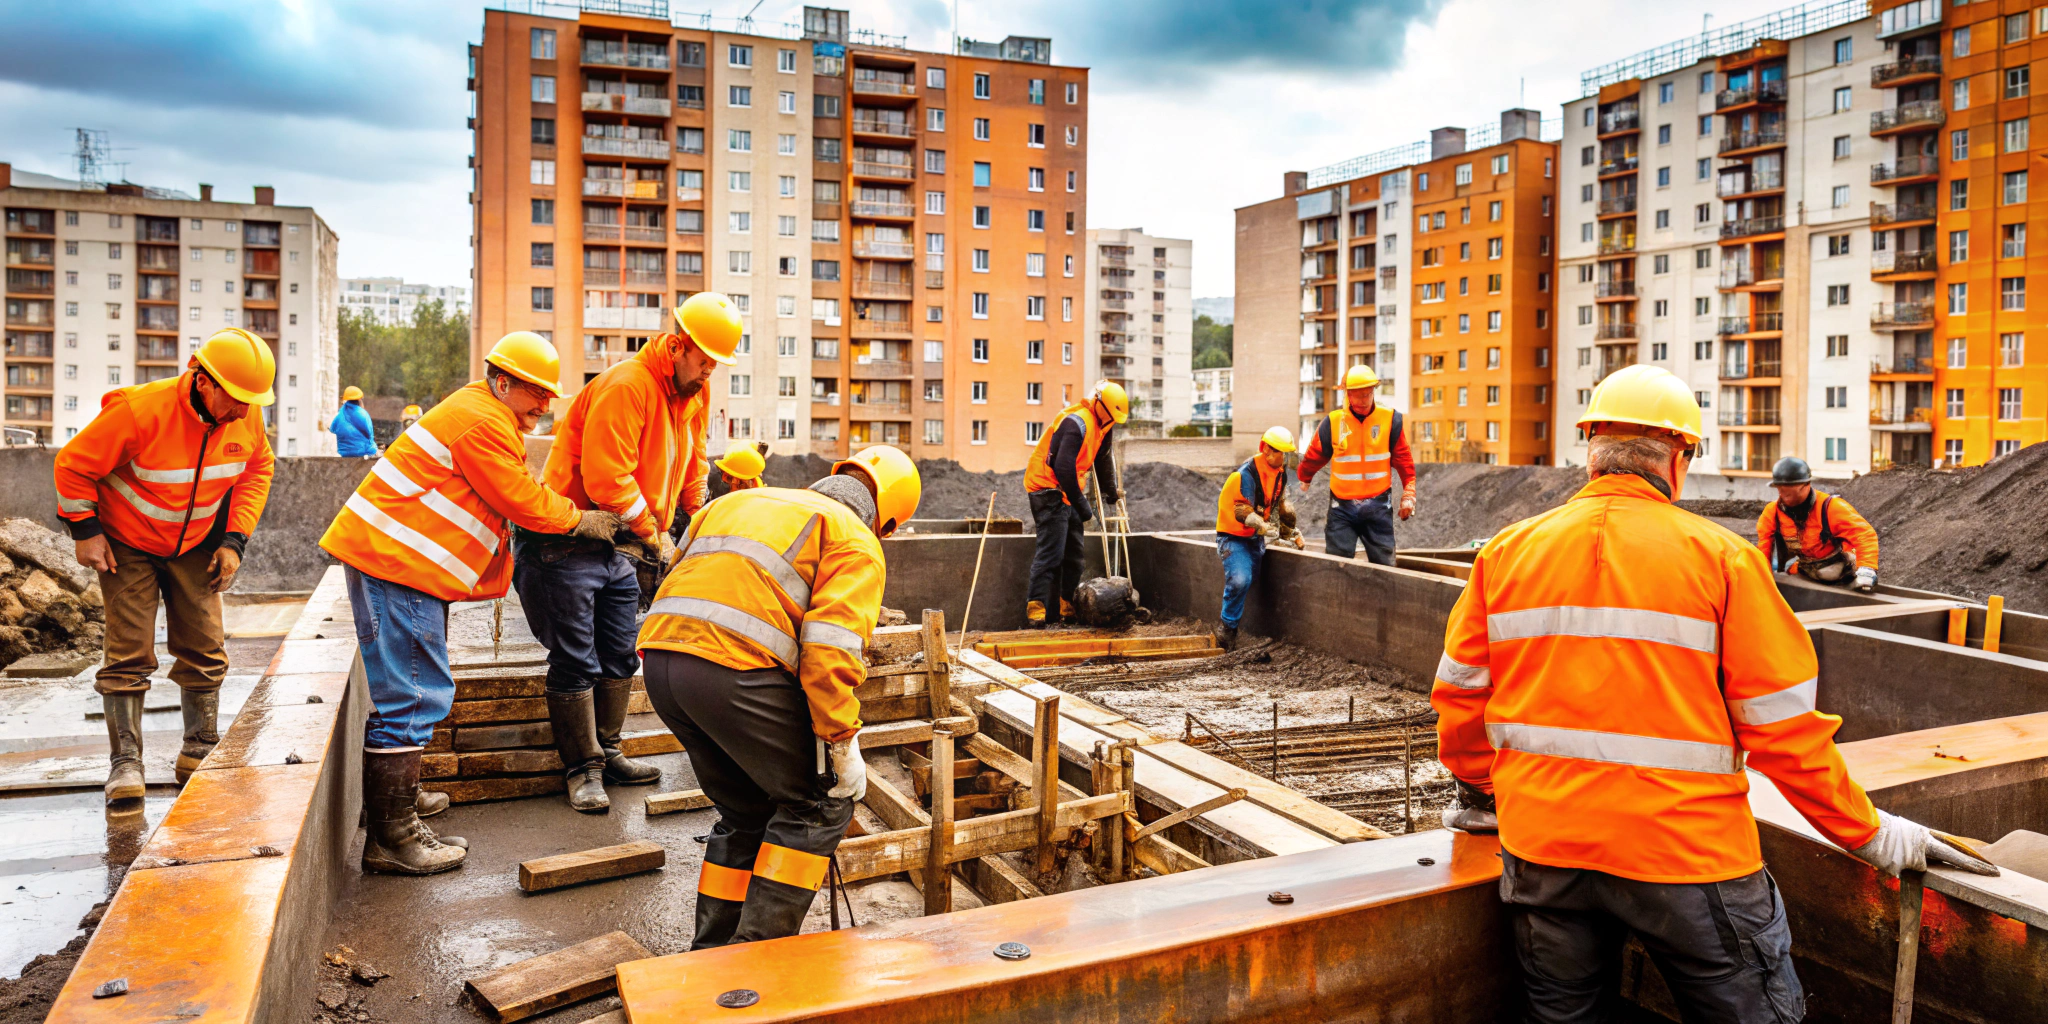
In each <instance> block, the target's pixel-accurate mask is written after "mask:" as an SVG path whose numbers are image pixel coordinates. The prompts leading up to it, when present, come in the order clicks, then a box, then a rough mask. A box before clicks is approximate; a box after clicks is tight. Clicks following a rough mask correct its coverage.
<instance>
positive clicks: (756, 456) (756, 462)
mask: <svg viewBox="0 0 2048 1024" xmlns="http://www.w3.org/2000/svg"><path fill="white" fill-rule="evenodd" d="M718 468H719V469H722V470H725V475H726V476H729V477H732V478H733V479H734V480H757V479H759V478H760V476H761V471H762V470H765V469H767V468H768V462H767V460H765V459H763V458H761V453H760V452H758V451H755V450H754V446H753V445H744V446H742V447H739V448H734V449H732V450H730V451H728V452H726V453H725V457H724V458H722V459H719V460H718Z"/></svg>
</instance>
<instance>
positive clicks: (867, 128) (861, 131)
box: [853, 117, 917, 139]
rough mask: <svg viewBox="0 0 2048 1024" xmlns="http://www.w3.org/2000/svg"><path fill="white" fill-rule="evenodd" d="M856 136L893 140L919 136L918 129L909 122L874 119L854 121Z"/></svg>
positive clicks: (857, 118) (855, 119)
mask: <svg viewBox="0 0 2048 1024" xmlns="http://www.w3.org/2000/svg"><path fill="white" fill-rule="evenodd" d="M853 133H854V134H855V135H883V136H887V137H889V138H892V139H908V138H913V137H915V136H916V135H917V128H916V127H914V126H912V125H911V124H910V123H909V122H907V121H884V120H881V119H879V118H873V117H855V118H854V119H853Z"/></svg>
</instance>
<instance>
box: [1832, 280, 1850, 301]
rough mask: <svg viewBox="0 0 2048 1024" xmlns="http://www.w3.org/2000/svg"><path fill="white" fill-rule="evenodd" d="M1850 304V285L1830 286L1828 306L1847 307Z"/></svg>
mask: <svg viewBox="0 0 2048 1024" xmlns="http://www.w3.org/2000/svg"><path fill="white" fill-rule="evenodd" d="M1848 304H1849V286H1848V285H1846V284H1831V285H1828V305H1830V306H1846V305H1848Z"/></svg>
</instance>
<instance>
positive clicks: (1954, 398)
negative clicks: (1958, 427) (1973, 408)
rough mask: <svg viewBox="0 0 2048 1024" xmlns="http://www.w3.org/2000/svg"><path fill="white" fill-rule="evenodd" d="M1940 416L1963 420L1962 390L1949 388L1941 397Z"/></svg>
mask: <svg viewBox="0 0 2048 1024" xmlns="http://www.w3.org/2000/svg"><path fill="white" fill-rule="evenodd" d="M1942 397H1943V399H1944V400H1943V402H1942V414H1943V415H1945V416H1947V417H1948V418H1949V419H1952V420H1959V419H1962V418H1963V389H1962V388H1949V389H1947V393H1946V394H1945V395H1943V396H1942Z"/></svg>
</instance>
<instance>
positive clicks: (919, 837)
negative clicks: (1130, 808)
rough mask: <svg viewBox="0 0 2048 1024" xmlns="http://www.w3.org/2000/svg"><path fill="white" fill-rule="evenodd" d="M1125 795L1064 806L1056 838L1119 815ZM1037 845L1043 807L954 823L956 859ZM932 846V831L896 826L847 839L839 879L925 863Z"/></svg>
mask: <svg viewBox="0 0 2048 1024" xmlns="http://www.w3.org/2000/svg"><path fill="white" fill-rule="evenodd" d="M1124 805H1125V800H1124V795H1123V794H1122V793H1111V794H1108V795H1106V796H1096V797H1085V798H1083V799H1080V800H1074V801H1070V802H1068V803H1064V804H1061V805H1060V806H1059V813H1058V817H1057V820H1056V822H1055V828H1054V832H1053V839H1054V841H1055V842H1060V841H1064V840H1066V839H1067V838H1068V837H1069V836H1071V835H1072V834H1073V830H1074V829H1076V828H1079V827H1080V826H1081V825H1082V824H1083V823H1085V822H1089V821H1094V820H1096V819H1098V818H1107V817H1110V816H1112V815H1114V814H1117V813H1120V812H1121V810H1122V808H1123V807H1124ZM1037 843H1038V811H1037V809H1036V808H1030V809H1026V810H1022V811H1009V812H1006V813H1003V814H991V815H988V816H986V817H981V818H967V819H965V820H962V821H959V822H956V823H955V826H954V833H953V852H952V854H951V856H952V859H953V861H954V862H955V863H958V862H960V861H963V860H971V859H973V858H976V857H988V856H992V855H994V854H998V853H1014V852H1017V851H1021V850H1028V849H1031V848H1032V847H1033V846H1035V845H1037ZM930 848H931V829H929V828H912V829H897V830H894V831H890V832H884V833H882V834H880V835H872V836H862V837H860V838H859V839H848V840H846V841H845V842H843V843H841V844H839V871H840V877H841V878H842V879H844V880H845V881H848V882H858V881H862V880H864V879H869V878H880V877H882V876H884V875H893V874H896V873H898V872H902V871H912V870H915V869H918V868H920V867H922V866H923V865H924V863H925V860H926V857H927V851H928V850H929V849H930Z"/></svg>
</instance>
